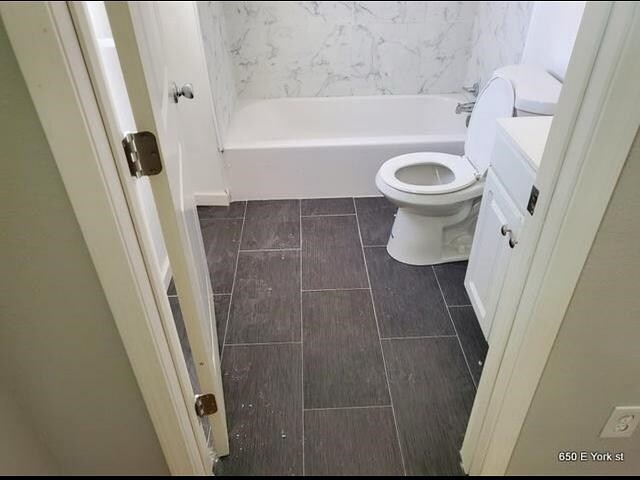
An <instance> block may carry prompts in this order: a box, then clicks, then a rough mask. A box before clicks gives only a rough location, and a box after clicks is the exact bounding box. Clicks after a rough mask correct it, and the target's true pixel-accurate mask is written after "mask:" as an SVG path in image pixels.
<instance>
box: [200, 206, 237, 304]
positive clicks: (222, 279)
mask: <svg viewBox="0 0 640 480" xmlns="http://www.w3.org/2000/svg"><path fill="white" fill-rule="evenodd" d="M200 228H201V230H202V240H203V242H204V247H205V251H206V254H207V264H208V265H209V275H210V276H211V288H212V289H213V293H231V289H232V287H233V275H234V272H235V268H236V258H237V255H238V247H239V243H240V233H241V230H242V219H233V220H226V219H221V220H218V219H207V218H205V219H202V220H200Z"/></svg>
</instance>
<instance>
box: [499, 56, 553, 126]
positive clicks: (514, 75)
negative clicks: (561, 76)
mask: <svg viewBox="0 0 640 480" xmlns="http://www.w3.org/2000/svg"><path fill="white" fill-rule="evenodd" d="M493 76H494V77H501V78H504V79H506V80H509V81H510V82H511V84H512V85H513V90H514V94H515V102H514V106H515V110H516V116H518V117H526V116H534V115H536V116H537V115H553V114H554V113H555V111H556V105H557V104H558V98H560V91H561V90H562V83H561V82H560V81H559V80H557V79H556V78H555V77H553V76H552V75H551V74H550V73H548V72H547V71H546V70H545V69H544V68H542V67H541V66H538V65H533V64H520V65H508V66H506V67H502V68H499V69H497V70H496V71H495V72H494V73H493Z"/></svg>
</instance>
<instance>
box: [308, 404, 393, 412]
mask: <svg viewBox="0 0 640 480" xmlns="http://www.w3.org/2000/svg"><path fill="white" fill-rule="evenodd" d="M367 408H392V407H391V405H363V406H356V407H318V408H305V409H304V411H305V412H322V411H324V410H359V409H367Z"/></svg>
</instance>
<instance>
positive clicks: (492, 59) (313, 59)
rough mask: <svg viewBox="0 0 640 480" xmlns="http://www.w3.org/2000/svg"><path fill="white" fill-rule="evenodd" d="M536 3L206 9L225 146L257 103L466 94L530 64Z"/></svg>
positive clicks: (204, 24) (203, 17) (213, 4)
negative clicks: (525, 55)
mask: <svg viewBox="0 0 640 480" xmlns="http://www.w3.org/2000/svg"><path fill="white" fill-rule="evenodd" d="M534 3H535V2H488V1H484V2H452V1H444V2H431V1H427V2H424V1H415V2H386V1H380V2H331V1H323V2H291V1H282V2H255V1H250V2H239V1H227V2H220V1H210V2H198V11H199V16H200V24H201V30H202V35H203V39H204V48H205V54H206V56H207V59H208V68H209V77H210V81H211V90H212V92H213V96H214V105H215V110H216V116H217V123H218V128H219V131H220V132H219V133H220V137H221V138H222V140H223V144H224V145H225V146H226V143H227V138H228V135H227V131H228V130H229V128H230V124H231V123H232V116H233V115H234V112H236V111H237V110H239V109H240V108H243V106H245V105H246V103H247V102H249V101H253V100H259V99H274V98H283V97H335V96H369V95H422V94H441V93H445V94H448V93H458V92H460V91H461V87H462V86H463V85H471V84H473V83H474V82H475V81H478V80H480V81H481V83H484V82H486V80H487V79H488V77H489V76H490V75H491V72H492V71H493V70H494V69H495V68H497V67H498V66H501V65H506V64H510V63H518V62H519V61H520V58H521V56H522V49H523V45H524V43H525V39H526V34H527V28H528V25H529V17H530V14H531V7H532V5H533V4H534Z"/></svg>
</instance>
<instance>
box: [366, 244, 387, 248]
mask: <svg viewBox="0 0 640 480" xmlns="http://www.w3.org/2000/svg"><path fill="white" fill-rule="evenodd" d="M363 247H364V248H387V246H386V245H363Z"/></svg>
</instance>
